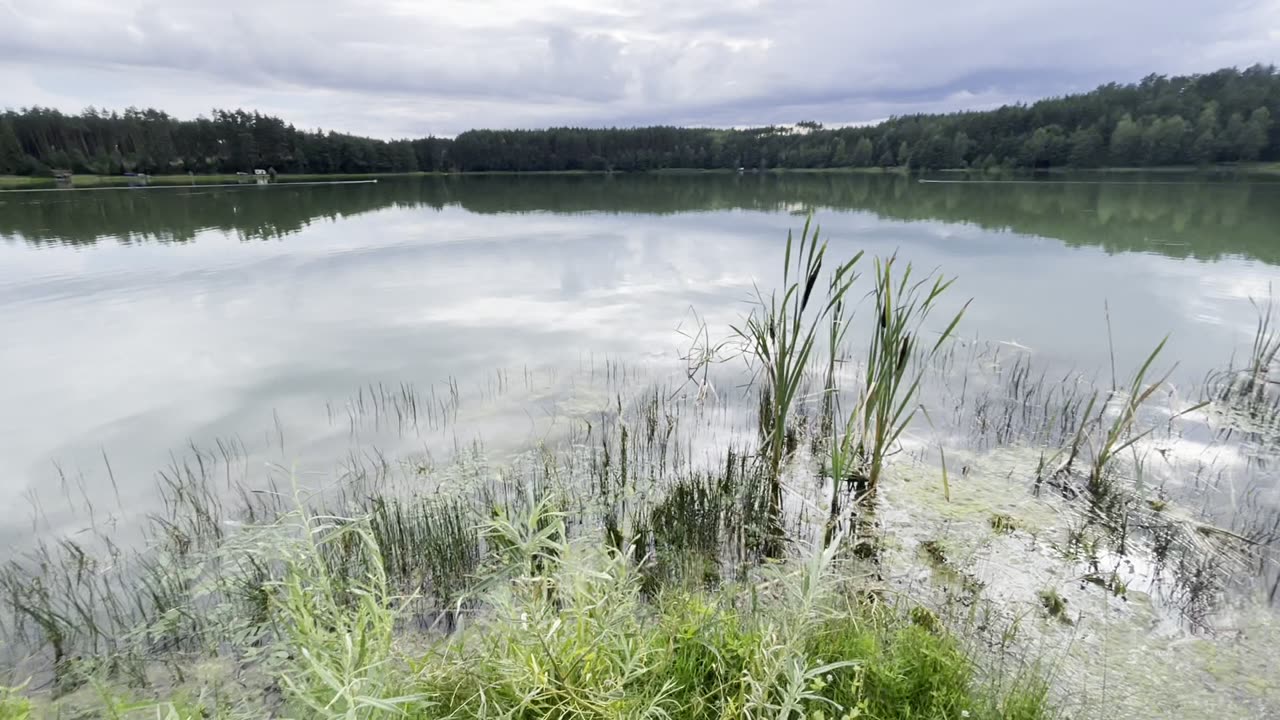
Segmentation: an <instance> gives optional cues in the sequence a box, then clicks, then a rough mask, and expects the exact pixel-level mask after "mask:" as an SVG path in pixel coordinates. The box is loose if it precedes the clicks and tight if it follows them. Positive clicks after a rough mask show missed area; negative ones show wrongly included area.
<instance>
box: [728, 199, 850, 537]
mask: <svg viewBox="0 0 1280 720" xmlns="http://www.w3.org/2000/svg"><path fill="white" fill-rule="evenodd" d="M811 220H812V218H809V219H807V220H806V221H805V224H804V230H803V231H802V232H801V234H800V240H799V243H796V242H794V238H793V236H792V235H791V233H788V234H787V248H786V255H785V257H784V260H783V279H782V290H781V295H779V292H778V291H777V290H775V291H773V292H772V293H770V295H769V297H768V299H766V298H765V296H764V294H763V293H761V292H760V291H759V290H758V289H757V292H756V308H755V310H754V311H753V312H752V313H751V315H749V316H748V317H747V319H746V321H745V322H744V323H743V324H742V325H741V326H737V327H734V328H733V330H734V333H735V334H736V335H737V336H738V338H739V339H740V340H741V341H742V342H743V344H744V347H745V351H746V353H747V354H748V356H749V357H751V358H752V359H753V360H754V361H755V363H756V364H757V368H756V370H757V373H758V377H759V378H760V380H761V383H762V386H761V388H760V390H759V392H760V398H761V402H760V434H761V438H762V454H763V456H764V458H765V463H766V468H767V477H768V480H769V483H770V487H769V490H770V515H771V518H770V519H771V523H772V527H771V530H772V531H773V533H774V535H775V536H776V537H777V542H776V543H775V547H774V548H773V551H774V553H773V554H776V553H777V552H778V551H780V549H781V548H780V542H781V525H782V521H781V515H782V479H781V472H782V463H783V459H784V457H785V455H786V453H787V447H788V433H789V430H790V428H789V421H790V419H791V413H792V410H793V408H794V407H795V405H796V402H797V400H798V398H799V395H800V390H801V387H802V385H803V383H804V378H805V374H806V373H807V372H808V370H809V363H810V358H811V356H812V354H813V349H814V346H815V344H816V343H817V340H818V335H819V328H821V327H822V323H823V320H824V319H825V318H826V317H827V316H828V315H829V314H831V313H832V311H833V310H835V309H836V308H838V307H839V305H840V303H841V302H842V301H843V299H844V296H845V294H846V293H847V292H848V291H849V288H850V287H851V286H852V284H853V282H854V280H855V279H856V277H857V276H856V274H855V273H854V266H855V265H856V263H857V262H858V260H859V259H860V258H861V255H862V254H861V253H859V254H857V255H855V256H854V257H853V258H852V259H850V260H848V261H846V262H843V263H840V264H838V265H837V266H836V267H835V268H834V270H833V271H832V274H831V278H830V281H829V283H828V286H827V289H826V293H825V295H824V294H822V293H821V292H819V294H818V295H815V294H814V290H815V288H816V287H817V285H818V280H819V278H820V276H821V274H822V266H823V262H824V260H825V258H826V251H827V246H826V243H820V242H819V235H820V231H819V229H818V228H816V227H815V228H813V232H812V233H810V222H811ZM793 251H794V259H795V264H794V266H793V265H792V258H793Z"/></svg>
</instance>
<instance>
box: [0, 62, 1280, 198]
mask: <svg viewBox="0 0 1280 720" xmlns="http://www.w3.org/2000/svg"><path fill="white" fill-rule="evenodd" d="M1277 115H1280V74H1278V73H1277V70H1276V67H1275V66H1273V65H1255V66H1253V67H1250V68H1248V69H1245V70H1237V69H1234V68H1229V69H1223V70H1218V71H1216V72H1212V73H1208V74H1202V75H1189V76H1183V77H1166V76H1161V75H1150V76H1148V77H1146V78H1143V79H1142V80H1141V81H1140V82H1137V83H1132V84H1116V83H1112V84H1108V85H1103V86H1101V87H1099V88H1097V89H1095V90H1093V91H1091V92H1087V93H1082V94H1077V95H1067V96H1064V97H1055V98H1050V99H1046V100H1041V101H1039V102H1035V103H1032V104H1029V105H1022V104H1019V105H1009V106H1005V107H1001V108H999V109H996V110H990V111H982V112H955V113H948V114H934V115H906V116H901V117H894V118H891V119H889V120H886V121H884V122H881V123H878V124H875V125H868V126H859V127H843V128H824V127H823V126H822V125H820V124H819V123H816V122H801V123H798V124H797V125H796V126H794V127H792V126H770V127H761V128H751V129H741V130H738V129H735V130H725V129H708V128H679V127H665V126H657V127H638V128H609V129H591V128H572V127H562V128H550V129H545V130H471V131H467V132H464V133H462V134H460V135H458V136H457V137H456V138H442V137H426V138H419V139H403V140H391V141H386V140H376V139H371V138H364V137H359V136H355V135H348V134H344V133H337V132H321V131H312V130H300V129H298V128H296V127H294V126H293V125H291V124H289V123H287V122H285V121H284V120H282V119H280V118H276V117H271V116H268V115H262V114H259V113H256V112H246V111H243V110H215V111H213V113H212V116H211V117H200V118H197V119H195V120H178V119H176V118H173V117H171V116H169V115H168V114H166V113H164V112H162V111H159V110H152V109H148V110H139V109H134V108H130V109H128V110H125V111H124V112H108V111H103V110H98V109H93V108H90V109H87V110H85V111H84V112H82V113H80V114H78V115H68V114H64V113H61V112H59V111H57V110H51V109H47V108H40V107H32V108H23V109H21V110H8V111H6V112H4V113H3V114H0V174H7V175H32V176H41V175H45V176H47V175H48V174H49V173H50V172H53V171H55V170H70V171H72V172H76V173H92V174H99V175H114V174H120V173H127V172H141V173H149V174H178V173H187V172H193V173H197V174H204V173H234V172H252V171H253V170H254V169H267V168H272V169H274V170H275V171H277V172H280V173H381V172H387V173H391V172H415V171H422V172H485V171H526V172H528V171H575V170H579V171H619V172H635V171H651V170H664V169H689V170H698V169H702V170H713V169H737V168H748V169H753V170H754V169H773V168H794V169H818V168H843V167H903V166H905V167H910V168H912V169H948V168H980V169H993V168H1010V169H1014V168H1023V169H1030V168H1037V169H1043V168H1098V167H1107V166H1116V167H1162V166H1175V165H1209V164H1214V163H1224V162H1225V163H1234V162H1254V161H1278V160H1280V123H1278V122H1276V120H1277Z"/></svg>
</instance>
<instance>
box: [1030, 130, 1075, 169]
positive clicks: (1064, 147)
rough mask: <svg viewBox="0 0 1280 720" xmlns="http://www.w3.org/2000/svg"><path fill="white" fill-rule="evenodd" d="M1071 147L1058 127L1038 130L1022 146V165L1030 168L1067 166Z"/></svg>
mask: <svg viewBox="0 0 1280 720" xmlns="http://www.w3.org/2000/svg"><path fill="white" fill-rule="evenodd" d="M1070 152H1071V151H1070V146H1069V144H1068V141H1067V138H1066V137H1065V136H1064V135H1063V132H1062V128H1061V127H1059V126H1057V125H1049V126H1047V127H1041V128H1036V131H1035V132H1033V133H1031V137H1029V138H1027V140H1026V142H1025V143H1023V146H1022V164H1023V165H1026V166H1028V167H1046V166H1047V167H1054V166H1060V165H1066V164H1067V161H1068V158H1069V157H1070Z"/></svg>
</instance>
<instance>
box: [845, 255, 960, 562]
mask: <svg viewBox="0 0 1280 720" xmlns="http://www.w3.org/2000/svg"><path fill="white" fill-rule="evenodd" d="M917 277H918V276H916V275H914V273H913V269H912V266H911V264H910V263H908V264H907V265H906V266H905V267H904V268H902V272H901V273H900V274H899V273H898V272H897V258H896V257H890V258H888V259H887V260H880V259H879V258H877V259H876V261H875V287H874V289H873V291H872V296H873V299H874V310H875V325H874V326H873V328H872V330H871V342H870V344H869V346H868V348H867V360H866V369H865V372H864V375H863V378H862V386H861V388H859V390H858V394H857V398H856V401H855V403H854V407H853V408H852V409H851V410H850V411H849V412H848V414H847V415H846V416H845V420H844V423H843V427H842V428H840V429H839V430H838V432H835V433H834V434H833V436H832V438H831V441H830V446H829V459H828V462H829V465H830V468H831V477H832V480H833V483H832V490H831V502H830V519H829V522H828V530H827V533H828V537H829V536H830V533H831V532H832V531H833V528H834V527H835V526H836V524H837V522H838V520H839V516H840V512H841V503H840V493H841V491H842V489H845V488H848V489H850V490H852V494H853V495H854V497H855V498H859V497H869V496H871V495H872V494H874V493H875V491H876V488H877V487H878V486H879V483H880V476H881V474H882V473H883V471H884V464H885V461H886V459H887V458H888V457H889V455H890V454H891V453H892V452H893V451H894V447H895V445H896V444H897V442H898V440H899V438H901V437H902V433H903V432H905V431H906V429H907V427H908V426H910V424H911V421H912V419H913V418H914V417H915V414H916V412H917V410H918V409H919V405H918V403H917V401H916V398H917V395H918V394H919V390H920V383H921V382H922V381H923V379H924V373H925V370H926V368H927V366H928V363H929V361H930V360H932V359H933V358H934V357H935V356H936V355H937V354H938V351H939V350H940V349H941V348H942V346H943V344H944V343H946V341H947V340H948V339H949V338H950V337H951V335H952V333H953V332H955V329H956V326H957V325H959V323H960V320H961V318H963V317H964V313H965V310H966V309H967V308H968V306H969V304H968V303H967V302H966V303H965V304H964V306H963V307H962V308H961V309H960V310H959V311H958V312H957V313H956V314H955V315H954V316H952V317H951V319H950V322H949V323H948V324H947V326H946V327H945V328H944V329H943V330H942V332H940V333H939V334H938V337H937V339H936V340H935V341H934V342H933V343H932V344H929V343H921V341H920V336H921V333H922V331H923V329H924V324H925V322H926V321H927V319H928V317H929V315H930V314H931V313H932V312H933V311H934V310H936V308H937V307H938V305H939V302H940V299H941V297H942V295H943V294H944V293H945V292H946V291H947V289H948V288H950V287H951V284H952V283H953V282H954V281H955V280H954V278H953V279H951V280H946V279H944V278H942V277H940V276H937V275H926V276H924V277H923V278H920V279H916V278H917ZM841 311H842V308H840V307H839V306H838V307H837V311H836V312H835V313H833V329H832V331H831V340H832V343H833V344H832V349H831V353H832V355H831V360H830V362H829V366H832V367H833V366H834V364H835V362H836V361H835V355H836V353H837V352H838V346H839V341H840V340H842V338H843V332H844V330H843V329H840V330H837V329H836V328H835V327H834V320H835V319H838V318H839V317H840V314H841ZM913 368H914V369H913ZM828 377H829V378H833V377H834V371H833V370H830V369H829V370H828ZM828 384H829V385H834V383H833V382H830V381H829V383H828ZM829 392H833V391H832V390H829ZM944 465H945V463H944ZM944 484H945V469H944ZM948 494H949V492H948Z"/></svg>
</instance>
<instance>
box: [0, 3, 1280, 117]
mask: <svg viewBox="0 0 1280 720" xmlns="http://www.w3.org/2000/svg"><path fill="white" fill-rule="evenodd" d="M1259 61H1261V62H1270V63H1276V62H1280V0H969V1H968V2H955V0H876V1H874V2H873V1H871V0H645V1H644V2H632V1H625V0H111V1H104V0H0V89H2V90H0V105H4V106H13V107H18V106H25V105H33V104H40V105H46V106H53V107H57V108H60V109H63V110H67V111H76V110H80V109H82V108H84V107H86V106H88V105H94V106H98V107H110V108H123V107H126V106H129V105H136V106H139V107H146V106H154V107H159V108H162V109H165V110H168V111H169V112H171V113H173V114H176V115H178V116H181V117H193V116H195V115H197V114H201V113H208V111H209V110H210V109H211V108H214V107H244V108H253V109H258V110H262V111H264V112H269V113H272V114H278V115H280V116H282V117H285V118H286V119H288V120H290V121H292V122H294V123H295V124H297V125H299V126H303V127H309V128H310V127H323V128H325V129H338V130H345V131H350V132H358V133H361V134H367V135H374V136H379V137H398V136H419V135H426V134H429V133H434V134H455V133H457V132H459V131H461V130H465V129H467V128H471V127H538V126H546V125H553V124H554V125H560V124H583V125H636V124H650V123H677V124H690V125H752V124H764V123H773V122H779V123H783V122H795V121H797V120H802V119H815V120H820V121H823V122H827V123H853V122H867V121H873V120H878V119H881V118H884V117H887V116H889V115H891V114H895V113H903V112H914V111H932V110H950V109H961V108H985V107H991V106H995V105H999V104H1002V103H1005V102H1010V101H1016V100H1027V99H1035V98H1038V97H1042V96H1045V95H1052V94H1060V93H1064V92H1072V91H1078V90H1086V89H1089V88H1091V87H1093V86H1096V85H1097V84H1099V83H1102V82H1108V81H1111V80H1121V81H1129V80H1135V79H1138V78H1140V77H1142V76H1143V75H1146V74H1147V73H1150V72H1162V73H1183V72H1201V71H1207V70H1212V69H1216V68H1219V67H1223V66H1228V65H1240V66H1244V65H1249V64H1252V63H1254V62H1259Z"/></svg>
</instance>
